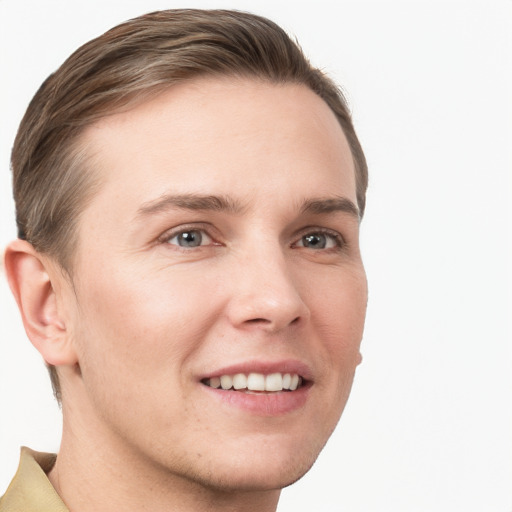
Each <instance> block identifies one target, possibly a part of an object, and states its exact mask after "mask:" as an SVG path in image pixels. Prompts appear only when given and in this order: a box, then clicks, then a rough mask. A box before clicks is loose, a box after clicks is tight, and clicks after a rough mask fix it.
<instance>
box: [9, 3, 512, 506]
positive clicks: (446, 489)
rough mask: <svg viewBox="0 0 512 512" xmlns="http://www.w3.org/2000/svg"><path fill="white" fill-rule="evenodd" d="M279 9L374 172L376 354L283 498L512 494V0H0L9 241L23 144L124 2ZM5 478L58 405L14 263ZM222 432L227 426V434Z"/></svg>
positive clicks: (368, 248)
mask: <svg viewBox="0 0 512 512" xmlns="http://www.w3.org/2000/svg"><path fill="white" fill-rule="evenodd" d="M169 7H210V8H212V7H228V8H238V9H244V10H250V11H253V12H256V13H259V14H263V15H266V16H268V17H270V18H272V19H273V20H275V21H277V22H278V23H280V24H281V25H282V26H283V27H284V28H285V29H287V30H288V31H289V32H291V33H293V34H295V35H296V36H297V37H298V39H299V41H300V43H301V44H302V46H303V48H304V49H305V52H306V53H307V55H309V56H310V58H311V59H312V61H313V62H314V63H315V64H316V65H317V66H320V67H323V68H325V69H326V70H327V71H328V72H329V73H330V74H331V75H332V76H334V77H335V78H336V79H337V80H338V81H339V82H340V83H341V84H342V85H343V87H344V88H345V89H346V91H347V96H348V98H349V102H350V104H351V106H352V109H353V113H354V119H355V124H356V127H357V130H358V133H359V135H360V138H361V141H362V143H363V146H364V148H365V151H366V154H367V157H368V161H369V165H370V172H371V185H370V190H369V193H368V210H367V214H366V218H365V220H364V222H363V226H362V235H363V250H364V256H365V263H366V266H367V271H368V278H369V282H370V303H369V310H368V320H367V328H366V333H365V338H364V342H363V354H364V362H363V365H362V366H361V367H360V369H359V371H358V375H357V377H356V383H355V386H354V390H353V393H352V397H351V400H350V402H349V404H348V406H347V409H346V411H345V414H344V417H343V418H342V421H341V423H340V425H339V427H338V429H337V431H336V433H335V435H334V436H333V438H332V439H331V441H330V442H329V444H328V445H327V449H326V450H325V451H324V453H323V454H322V455H321V457H320V459H319V460H318V462H317V464H316V465H315V467H314V468H313V470H312V471H311V472H310V473H309V474H308V475H307V476H306V477H305V478H304V479H303V480H301V481H300V482H299V483H297V484H296V485H295V486H293V487H291V488H290V489H288V490H286V491H284V493H283V497H282V499H281V503H280V508H279V510H280V511H281V512H291V511H293V512H300V511H310V510H315V511H316V510H321V511H333V512H334V511H336V512H337V511H341V512H359V511H360V512H363V511H364V512H374V511H375V512H377V511H378V512H387V511H389V512H422V511H429V512H430V511H432V512H445V511H446V512H458V511H461V512H462V511H463V512H511V511H512V348H511V344H512V342H511V334H512V333H511V329H510V323H511V322H510V317H511V316H512V307H511V306H512V304H511V298H510V290H511V288H512V287H511V273H510V267H511V264H510V259H511V256H512V244H511V228H512V218H511V209H510V206H509V204H510V202H511V199H512V190H511V180H510V175H511V174H512V170H511V168H512V158H511V149H510V148H511V147H512V140H511V139H512V127H511V119H512V106H511V103H512V102H511V93H510V91H511V90H512V80H511V59H512V44H511V36H510V34H511V33H512V3H511V2H510V1H506V0H502V1H499V0H488V1H482V2H478V3H476V2H471V1H465V2H450V1H445V2H435V1H430V2H416V1H410V2H393V1H382V2H367V1H359V2H344V1H338V2H335V1H331V2H325V1H318V0H317V1H316V2H314V3H313V2H312V1H311V0H310V1H309V2H291V1H290V2H286V1H272V2H270V1H261V0H260V1H256V0H247V1H242V0H231V1H230V2H225V1H218V2H212V1H206V0H204V1H193V0H190V1H188V2H187V1H186V0H183V1H181V2H176V1H172V0H167V1H156V0H144V1H127V0H125V1H123V2H112V1H111V2H108V1H99V0H88V1H86V2H85V1H84V2H81V1H69V0H67V1H60V2H58V1H36V0H32V1H26V0H25V1H24V0H0V52H1V53H0V91H1V94H0V245H1V246H4V245H5V244H6V243H7V242H8V241H9V240H10V239H11V238H13V237H14V236H15V229H14V217H13V203H12V200H11V195H10V175H9V151H10V147H11V145H12V142H13V138H14V135H15V131H16V128H17V125H18V123H19V121H20V119H21V116H22V115H23V112H24V110H25V108H26V106H27V104H28V102H29V100H30V98H31V97H32V95H33V94H34V93H35V91H36V88H37V87H38V86H39V84H40V83H41V82H42V81H43V79H44V78H45V77H46V76H47V75H48V74H49V73H50V72H51V71H53V70H54V69H56V68H57V67H58V66H59V65H60V63H61V62H62V61H63V60H64V59H65V57H67V56H68V55H69V54H70V53H71V51H72V50H74V49H75V48H76V47H77V46H79V45H80V44H82V43H84V42H85V41H87V40H89V39H90V38H92V37H94V36H96V35H99V34H100V33H102V32H103V31H105V30H106V29H108V28H110V27H111V26H113V25H115V24H117V23H118V22H120V21H123V20H124V19H127V18H129V17H133V16H135V15H138V14H141V13H143V12H147V11H149V10H155V9H159V8H169ZM0 340H1V342H0V415H1V416H0V494H1V493H2V491H3V489H5V487H6V486H7V484H8V482H9V480H10V478H11V477H12V475H13V474H14V471H15V468H16V465H17V459H18V447H19V445H22V444H24V445H29V446H31V447H33V448H35V449H38V450H46V451H55V450H57V448H58V443H59V435H60V434H59V431H60V412H59V410H58V408H57V406H56V405H55V403H54V401H53V399H52V396H51V390H50V385H49V381H48V378H47V375H46V370H45V369H44V367H43V364H42V362H41V360H40V358H39V356H38V354H37V353H36V351H35V349H33V348H32V347H31V346H30V343H29V342H28V341H27V340H26V337H25V335H24V332H23V329H22V327H21V324H20V321H19V319H18V314H17V310H16V307H15V305H14V301H13V300H12V299H11V297H10V294H9V292H8V290H7V285H6V284H5V279H4V278H3V276H1V275H0ZM212 441H213V442H214V440H212Z"/></svg>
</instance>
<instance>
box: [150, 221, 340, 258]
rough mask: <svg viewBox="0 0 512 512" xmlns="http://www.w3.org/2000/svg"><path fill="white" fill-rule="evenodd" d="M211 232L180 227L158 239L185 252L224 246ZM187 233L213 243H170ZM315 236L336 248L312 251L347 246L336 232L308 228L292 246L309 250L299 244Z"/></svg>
mask: <svg viewBox="0 0 512 512" xmlns="http://www.w3.org/2000/svg"><path fill="white" fill-rule="evenodd" d="M209 231H210V229H209V226H205V225H192V226H180V227H179V228H178V229H173V230H171V231H166V232H165V233H164V234H163V235H161V236H160V237H159V238H158V242H159V243H161V244H168V245H172V246H173V247H176V248H177V249H178V250H184V251H188V250H191V249H197V248H199V247H205V246H220V245H222V244H221V243H220V242H216V241H215V238H214V237H213V236H212V235H211V234H210V232H209ZM187 232H189V233H192V232H196V233H202V234H203V235H206V236H207V237H208V238H209V239H210V240H211V242H210V243H209V244H206V245H202V244H201V245H198V246H195V247H186V246H180V245H178V244H171V243H170V241H171V240H172V239H173V238H176V237H178V236H180V235H183V234H185V233H187ZM315 235H323V236H326V237H329V238H331V240H332V241H333V242H334V246H333V247H327V248H324V247H322V248H320V249H312V250H322V251H323V252H327V251H328V252H335V251H340V250H342V249H343V248H344V247H345V246H346V242H345V239H344V238H343V236H342V235H341V234H340V233H338V232H336V231H331V230H329V229H325V228H317V227H308V228H305V229H303V230H302V233H301V234H300V236H299V237H298V239H297V240H296V241H295V242H293V243H292V244H291V247H295V248H296V247H299V248H300V247H302V248H304V249H308V247H305V246H304V245H302V246H300V245H298V244H299V243H304V239H305V237H307V236H315ZM201 241H202V240H201Z"/></svg>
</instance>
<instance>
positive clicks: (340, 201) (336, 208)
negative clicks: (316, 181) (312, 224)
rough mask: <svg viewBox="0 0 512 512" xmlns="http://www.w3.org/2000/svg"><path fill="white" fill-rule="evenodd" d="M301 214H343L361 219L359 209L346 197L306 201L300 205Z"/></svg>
mask: <svg viewBox="0 0 512 512" xmlns="http://www.w3.org/2000/svg"><path fill="white" fill-rule="evenodd" d="M301 212H302V213H314V214H322V213H333V212H344V213H348V214H350V215H351V216H353V217H355V218H356V219H357V220H360V219H361V216H360V214H359V208H358V207H357V206H356V205H355V204H354V203H353V202H352V201H351V200H350V199H347V198H346V197H333V198H319V199H308V200H306V201H304V203H303V204H302V207H301Z"/></svg>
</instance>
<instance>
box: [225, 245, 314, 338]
mask: <svg viewBox="0 0 512 512" xmlns="http://www.w3.org/2000/svg"><path fill="white" fill-rule="evenodd" d="M231 276H232V281H231V283H232V290H231V291H232V293H231V297H230V301H229V304H228V317H229V320H230V322H231V324H232V325H234V326H235V327H237V328H239V329H240V328H242V329H261V330H263V331H265V332H267V333H277V332H279V331H281V330H283V329H285V328H286V327H288V326H291V325H299V324H301V323H304V322H306V321H307V320H308V319H309V316H310V311H309V308H308V306H307V304H306V302H305V301H304V300H303V297H302V295H301V290H300V289H299V286H298V284H299V276H298V275H297V272H294V269H293V268H292V267H291V264H290V262H288V261H287V260H286V258H285V257H284V255H283V252H282V250H281V248H279V249H276V250H273V251H272V250H269V251H258V253H257V254H253V255H252V256H251V257H248V258H244V259H243V261H241V262H240V263H239V265H237V268H236V269H233V272H232V274H231ZM302 292H304V290H302Z"/></svg>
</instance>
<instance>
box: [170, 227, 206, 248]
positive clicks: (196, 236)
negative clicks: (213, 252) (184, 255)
mask: <svg viewBox="0 0 512 512" xmlns="http://www.w3.org/2000/svg"><path fill="white" fill-rule="evenodd" d="M166 242H167V243H168V244H171V245H177V246H179V247H187V248H193V247H200V246H201V245H210V244H212V243H213V240H212V239H211V237H210V236H209V235H208V234H207V233H206V232H205V231H204V230H202V229H185V230H183V231H180V232H179V233H176V234H173V235H171V236H169V237H168V238H167V240H166Z"/></svg>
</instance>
